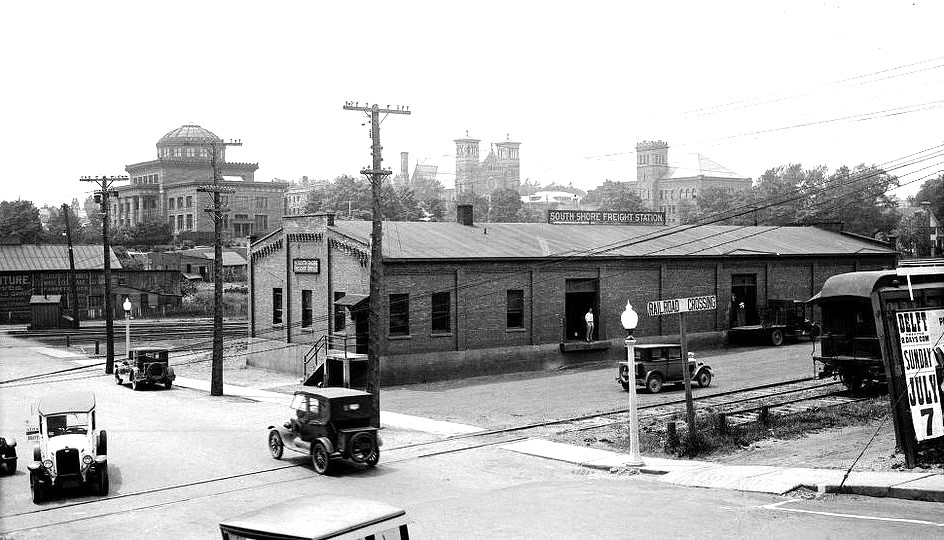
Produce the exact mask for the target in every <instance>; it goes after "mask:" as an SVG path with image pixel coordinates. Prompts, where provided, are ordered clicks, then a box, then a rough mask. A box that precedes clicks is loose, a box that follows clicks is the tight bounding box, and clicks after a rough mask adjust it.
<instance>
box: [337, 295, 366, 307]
mask: <svg viewBox="0 0 944 540" xmlns="http://www.w3.org/2000/svg"><path fill="white" fill-rule="evenodd" d="M368 299H370V296H368V295H366V294H351V293H348V294H345V295H344V296H342V297H341V298H339V299H337V300H335V301H334V305H336V306H343V307H347V308H350V309H354V308H355V307H358V306H360V305H361V303H363V302H366V301H367V300H368Z"/></svg>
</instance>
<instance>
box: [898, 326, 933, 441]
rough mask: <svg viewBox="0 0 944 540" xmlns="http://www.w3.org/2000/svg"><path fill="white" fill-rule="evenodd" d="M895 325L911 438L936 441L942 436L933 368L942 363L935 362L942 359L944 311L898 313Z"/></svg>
mask: <svg viewBox="0 0 944 540" xmlns="http://www.w3.org/2000/svg"><path fill="white" fill-rule="evenodd" d="M895 322H896V324H897V326H898V345H899V347H900V349H901V361H902V364H904V366H903V367H904V372H905V388H906V390H907V392H908V405H909V406H910V408H911V421H912V423H913V425H914V431H915V438H916V439H917V440H919V441H924V440H928V439H936V438H938V437H940V436H942V435H944V414H941V399H942V396H941V394H942V388H941V381H940V380H938V377H937V370H936V368H935V366H936V365H937V362H939V361H944V358H939V357H944V309H931V310H922V311H899V312H897V313H896V314H895Z"/></svg>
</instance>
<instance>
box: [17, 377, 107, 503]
mask: <svg viewBox="0 0 944 540" xmlns="http://www.w3.org/2000/svg"><path fill="white" fill-rule="evenodd" d="M30 422H31V423H32V422H35V423H32V424H31V425H30V428H29V429H28V430H27V435H28V438H29V440H34V441H36V442H35V444H34V446H33V460H32V461H30V463H29V465H27V469H28V470H29V477H30V489H31V490H32V495H33V502H34V503H40V502H42V501H43V500H44V499H46V497H47V495H48V494H49V493H50V491H51V490H53V489H56V488H60V487H66V486H79V487H89V488H91V489H92V490H93V491H94V492H95V493H97V494H99V495H107V494H108V452H107V449H108V441H107V435H106V433H105V430H103V429H99V428H98V424H97V418H96V414H95V394H93V393H92V392H61V393H57V394H51V395H48V396H44V397H42V398H41V399H40V400H39V402H38V403H37V404H36V407H35V411H34V413H33V415H32V417H31V419H30Z"/></svg>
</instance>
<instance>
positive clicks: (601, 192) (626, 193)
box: [581, 180, 645, 212]
mask: <svg viewBox="0 0 944 540" xmlns="http://www.w3.org/2000/svg"><path fill="white" fill-rule="evenodd" d="M581 203H582V204H587V205H597V206H599V207H600V208H604V209H606V210H613V211H620V212H635V211H639V210H644V209H645V206H644V205H643V203H642V199H640V198H639V196H638V195H636V194H635V193H634V192H633V190H632V188H630V187H629V186H628V185H627V184H626V183H624V182H613V181H611V180H605V181H604V182H603V185H601V186H600V187H598V188H596V189H591V190H590V191H588V192H587V195H586V196H585V197H584V198H583V199H582V200H581Z"/></svg>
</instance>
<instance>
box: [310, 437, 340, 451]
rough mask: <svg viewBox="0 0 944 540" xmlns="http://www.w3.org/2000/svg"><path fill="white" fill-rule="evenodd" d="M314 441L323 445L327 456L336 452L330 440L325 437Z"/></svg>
mask: <svg viewBox="0 0 944 540" xmlns="http://www.w3.org/2000/svg"><path fill="white" fill-rule="evenodd" d="M315 440H316V441H320V442H321V444H323V445H324V446H325V448H327V449H328V454H329V455H330V454H333V453H335V452H336V450H335V448H334V445H333V444H331V440H330V439H328V438H327V437H318V438H317V439H315Z"/></svg>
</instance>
